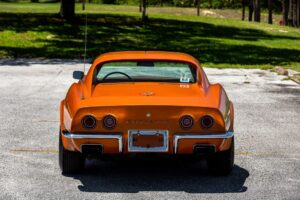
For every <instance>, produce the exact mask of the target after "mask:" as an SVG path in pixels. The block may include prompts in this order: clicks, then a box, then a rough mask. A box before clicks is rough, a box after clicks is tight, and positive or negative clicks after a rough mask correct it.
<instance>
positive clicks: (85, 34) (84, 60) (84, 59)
mask: <svg viewBox="0 0 300 200" xmlns="http://www.w3.org/2000/svg"><path fill="white" fill-rule="evenodd" d="M82 10H84V11H85V28H84V55H83V73H85V63H86V46H87V11H86V9H85V0H83V1H82ZM81 85H82V96H81V99H82V100H84V87H83V81H81Z"/></svg>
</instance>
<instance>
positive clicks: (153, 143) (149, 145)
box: [128, 130, 169, 152]
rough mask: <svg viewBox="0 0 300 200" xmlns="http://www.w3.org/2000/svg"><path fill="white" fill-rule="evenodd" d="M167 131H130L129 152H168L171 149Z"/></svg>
mask: <svg viewBox="0 0 300 200" xmlns="http://www.w3.org/2000/svg"><path fill="white" fill-rule="evenodd" d="M168 135H169V134H168V131H167V130H129V131H128V151H129V152H167V151H168V147H169V145H168V144H169V141H168Z"/></svg>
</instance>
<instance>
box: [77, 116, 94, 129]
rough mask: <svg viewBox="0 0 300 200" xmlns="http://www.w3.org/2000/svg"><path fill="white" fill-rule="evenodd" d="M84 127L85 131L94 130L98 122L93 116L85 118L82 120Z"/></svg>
mask: <svg viewBox="0 0 300 200" xmlns="http://www.w3.org/2000/svg"><path fill="white" fill-rule="evenodd" d="M81 123H82V126H83V128H85V129H93V128H95V127H96V124H97V120H96V119H95V117H93V116H91V115H87V116H84V117H83V118H82V120H81Z"/></svg>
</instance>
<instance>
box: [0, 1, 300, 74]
mask: <svg viewBox="0 0 300 200" xmlns="http://www.w3.org/2000/svg"><path fill="white" fill-rule="evenodd" d="M80 8H81V5H80V4H78V5H77V6H76V13H77V20H76V22H75V23H73V24H68V23H66V22H64V21H63V20H61V19H60V18H59V17H58V15H57V13H58V10H59V4H57V3H36V4H31V3H18V4H16V3H0V22H1V23H0V58H1V57H2V58H4V57H22V58H23V57H26V58H27V57H29V58H32V57H33V58H82V57H83V49H84V44H83V39H84V19H85V14H84V12H83V11H81V9H80ZM151 9H152V11H151ZM151 9H150V11H151V12H149V17H150V19H149V22H148V23H147V24H143V23H141V22H140V13H139V12H138V7H136V6H115V5H114V6H111V5H89V4H88V5H87V10H88V13H89V14H88V44H87V47H88V51H87V57H91V58H94V57H96V56H97V55H99V54H101V53H104V52H108V51H120V50H166V51H181V52H186V53H189V54H191V55H193V56H195V57H197V58H198V59H199V60H200V61H201V62H202V63H203V65H204V66H208V67H217V68H228V67H231V68H262V69H268V68H272V67H273V66H276V65H279V66H283V67H287V68H291V69H295V70H298V71H300V29H295V28H289V27H281V26H278V25H268V24H266V23H249V22H243V21H240V20H237V19H226V18H216V17H205V16H201V17H197V16H193V15H192V13H190V12H194V9H191V11H190V12H188V11H187V10H186V9H183V8H163V9H161V8H151ZM214 12H216V13H218V12H219V11H214ZM222 12H223V11H222ZM232 12H239V11H232ZM233 16H234V14H233ZM232 18H234V17H232Z"/></svg>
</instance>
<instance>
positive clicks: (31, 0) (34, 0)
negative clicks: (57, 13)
mask: <svg viewBox="0 0 300 200" xmlns="http://www.w3.org/2000/svg"><path fill="white" fill-rule="evenodd" d="M30 2H31V3H38V2H39V0H30Z"/></svg>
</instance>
